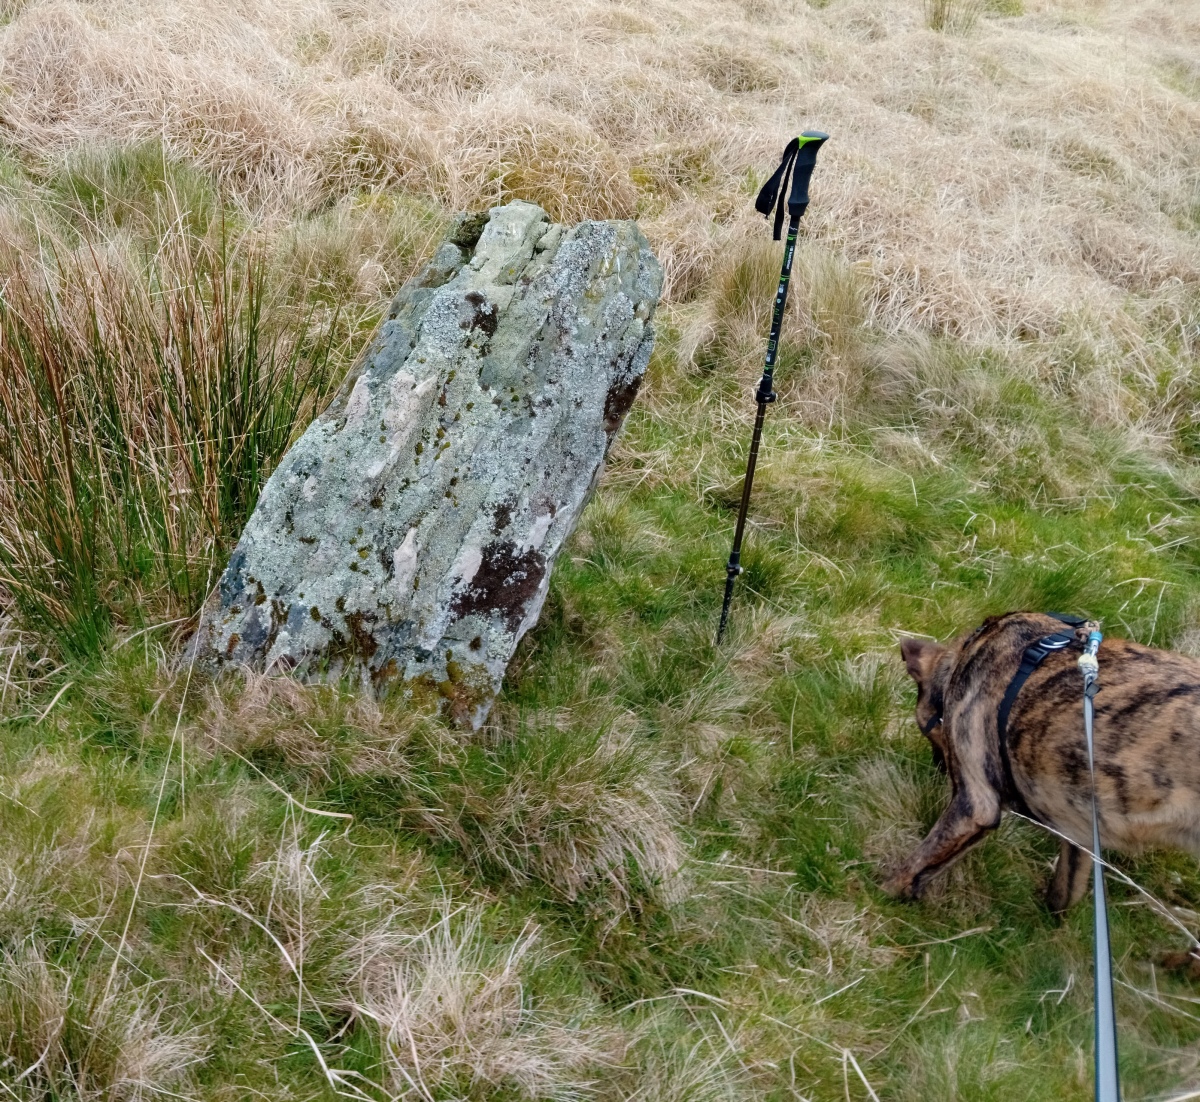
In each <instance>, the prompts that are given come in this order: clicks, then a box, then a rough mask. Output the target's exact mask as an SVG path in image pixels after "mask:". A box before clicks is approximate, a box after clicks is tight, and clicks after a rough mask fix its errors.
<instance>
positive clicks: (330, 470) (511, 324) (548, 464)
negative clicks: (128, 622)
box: [195, 202, 662, 726]
mask: <svg viewBox="0 0 1200 1102" xmlns="http://www.w3.org/2000/svg"><path fill="white" fill-rule="evenodd" d="M661 285H662V276H661V272H660V269H659V266H658V263H657V261H656V260H655V259H654V257H653V255H652V254H651V252H650V248H649V246H648V245H647V243H646V240H645V238H644V237H643V236H642V234H641V232H640V231H639V230H638V228H637V226H636V225H635V224H634V223H632V222H584V223H581V224H580V225H578V226H575V227H574V228H573V229H565V228H564V227H562V226H560V225H552V224H550V223H549V222H548V221H547V218H546V214H545V212H544V211H542V209H541V208H540V207H537V206H534V205H533V204H531V203H523V202H514V203H509V204H508V205H507V206H504V207H497V208H495V209H493V210H492V211H491V212H490V214H489V215H487V216H475V217H473V218H470V217H463V218H460V219H459V221H458V222H457V223H456V224H455V226H454V227H453V228H452V230H451V233H450V235H449V236H448V238H447V239H446V240H445V241H444V242H443V243H442V245H441V246H440V247H439V249H438V251H437V253H436V254H435V255H434V257H433V259H432V260H431V261H430V263H429V264H428V265H426V267H425V268H424V270H423V271H422V272H421V273H420V274H419V275H417V276H416V277H415V278H413V279H412V280H410V281H409V282H408V283H406V284H405V285H404V287H403V288H402V289H401V291H400V292H399V294H398V295H397V296H396V298H395V301H394V302H393V303H392V305H391V308H390V309H389V310H388V313H387V317H386V320H385V321H384V322H383V324H382V325H381V326H380V329H379V332H378V333H377V334H376V335H375V338H374V340H373V341H372V343H371V345H370V347H369V348H368V349H367V351H366V353H365V354H364V356H363V357H362V359H361V360H360V361H359V363H358V364H357V366H356V367H355V369H354V370H353V371H352V372H351V374H350V376H349V377H348V378H347V380H346V382H345V383H344V384H343V386H342V388H341V390H340V391H339V393H338V396H337V397H336V398H335V400H334V401H333V402H332V403H331V404H330V406H329V408H328V409H326V410H325V412H324V413H322V414H321V415H320V416H319V417H318V418H317V419H316V420H315V421H314V422H313V423H312V424H311V425H310V426H309V427H308V429H307V431H306V432H305V433H304V435H303V436H302V437H301V438H300V439H299V440H298V441H297V442H296V444H295V446H294V447H293V448H292V449H291V450H290V451H289V452H288V453H287V455H286V456H285V457H284V459H283V461H282V463H280V465H279V468H278V469H277V470H276V471H275V473H274V474H273V475H272V476H271V479H270V481H269V482H268V483H267V485H266V487H265V488H264V490H263V492H262V496H261V497H260V498H259V501H258V505H257V507H256V508H255V510H254V514H253V516H252V517H251V518H250V522H249V523H248V524H247V525H246V529H245V531H244V532H243V533H242V537H241V539H240V540H239V541H238V545H237V548H236V549H235V550H234V552H233V555H232V556H231V558H230V561H229V565H228V567H227V568H226V570H225V573H224V576H223V577H222V578H221V583H220V586H219V589H218V591H217V593H216V594H215V595H214V598H213V600H212V602H211V603H210V605H209V606H208V608H207V609H206V610H205V615H204V617H203V620H202V623H201V628H200V631H199V633H198V635H197V638H196V642H195V646H196V650H197V652H198V653H199V654H200V655H201V657H204V658H206V659H208V660H209V661H210V662H212V663H214V664H216V665H224V664H235V665H251V666H256V667H259V668H266V669H270V670H277V671H279V670H291V671H293V672H295V673H296V674H297V675H300V676H305V677H309V678H314V677H338V676H345V675H350V676H353V677H356V678H361V679H362V680H363V681H364V682H365V683H367V684H369V685H371V686H373V687H374V688H375V690H376V691H379V692H384V691H387V690H389V689H393V688H397V689H402V691H404V692H407V693H410V694H413V695H416V696H420V697H423V698H430V697H436V698H439V699H441V700H442V702H443V707H444V708H445V709H446V711H447V712H449V714H450V715H452V716H453V717H454V719H455V720H457V721H458V722H460V723H469V724H472V725H476V726H477V725H478V724H479V723H481V722H482V721H483V719H484V718H485V717H486V715H487V712H488V709H489V708H490V706H491V703H492V700H493V698H494V697H495V694H496V692H497V691H498V690H499V687H500V682H501V679H502V678H503V676H504V671H505V668H506V666H507V665H508V662H509V660H510V659H511V657H512V655H513V651H514V650H515V649H516V646H517V643H518V641H519V640H520V638H521V636H522V635H524V634H525V632H526V631H527V630H528V629H529V628H530V627H531V626H532V625H533V624H534V623H535V622H536V621H537V618H538V614H539V612H540V611H541V608H542V603H543V601H544V600H545V597H546V590H547V586H548V584H549V577H550V569H551V566H552V564H553V562H554V558H555V556H556V555H557V554H558V552H559V549H560V548H561V547H562V545H563V542H564V541H565V540H566V538H567V536H568V535H570V533H571V531H572V529H573V528H574V527H575V524H576V522H577V520H578V519H579V515H580V512H581V511H582V509H583V506H584V504H585V503H586V501H587V499H588V496H589V494H590V493H591V491H592V489H593V487H594V486H595V484H596V480H597V477H598V476H599V473H600V469H601V466H602V464H603V461H604V456H605V454H606V452H607V451H608V448H609V445H610V444H611V443H612V440H613V437H614V436H615V434H616V432H617V430H618V429H619V428H620V426H621V422H622V420H623V418H624V416H625V413H626V411H627V410H628V409H629V407H630V405H631V403H632V402H633V399H634V396H635V395H636V393H637V389H638V386H639V384H640V383H641V380H642V375H643V373H644V372H645V369H646V363H647V361H648V360H649V358H650V350H651V346H652V344H653V341H654V333H653V329H652V327H651V325H650V320H651V317H652V316H653V314H654V308H655V306H656V304H657V301H658V296H659V292H660V290H661Z"/></svg>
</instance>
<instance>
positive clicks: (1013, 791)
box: [996, 612, 1087, 819]
mask: <svg viewBox="0 0 1200 1102" xmlns="http://www.w3.org/2000/svg"><path fill="white" fill-rule="evenodd" d="M1046 615H1047V616H1052V617H1053V618H1054V619H1055V620H1058V621H1059V622H1060V623H1063V624H1067V625H1069V626H1068V627H1067V628H1066V629H1065V630H1063V631H1057V632H1054V633H1053V634H1051V635H1044V636H1042V638H1041V639H1038V640H1037V641H1036V642H1034V643H1031V644H1030V645H1029V646H1028V647H1026V648H1025V653H1024V654H1023V655H1022V656H1021V665H1020V666H1019V667H1018V669H1017V672H1016V673H1015V674H1014V675H1013V679H1012V680H1011V681H1010V682H1009V683H1008V688H1007V689H1006V690H1005V691H1004V699H1003V700H1001V701H1000V708H999V710H998V711H997V713H996V727H997V731H998V733H999V736H1000V760H1001V762H1002V763H1003V766H1004V780H1005V783H1006V784H1007V785H1008V788H1009V794H1010V795H1011V797H1012V799H1013V802H1014V803H1015V804H1016V805H1017V810H1018V811H1019V812H1021V814H1022V815H1025V816H1028V817H1029V818H1031V819H1036V818H1037V816H1036V815H1034V814H1033V812H1032V811H1031V810H1030V809H1029V806H1028V805H1027V804H1026V803H1025V798H1024V797H1023V796H1022V795H1021V793H1020V790H1019V789H1018V788H1017V784H1016V781H1015V780H1014V779H1013V772H1012V762H1011V761H1010V760H1009V756H1008V713H1009V712H1011V711H1012V706H1013V704H1014V703H1015V702H1016V699H1017V697H1018V696H1019V695H1020V692H1021V689H1022V688H1024V686H1025V682H1026V681H1028V680H1029V675H1030V674H1032V673H1033V671H1034V670H1036V669H1037V668H1038V666H1040V665H1041V664H1042V661H1043V659H1044V658H1045V657H1046V655H1048V654H1053V653H1054V651H1059V650H1063V649H1064V648H1065V647H1069V646H1070V645H1071V644H1072V643H1073V642H1075V629H1076V628H1077V627H1079V626H1080V625H1082V624H1084V623H1086V622H1087V621H1085V620H1083V619H1081V618H1080V617H1078V616H1064V615H1063V614H1062V613H1060V612H1048V613H1046Z"/></svg>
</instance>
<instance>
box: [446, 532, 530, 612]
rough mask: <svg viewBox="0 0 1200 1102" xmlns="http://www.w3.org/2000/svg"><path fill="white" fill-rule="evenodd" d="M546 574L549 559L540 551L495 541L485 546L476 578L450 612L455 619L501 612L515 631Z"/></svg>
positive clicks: (454, 603) (457, 599)
mask: <svg viewBox="0 0 1200 1102" xmlns="http://www.w3.org/2000/svg"><path fill="white" fill-rule="evenodd" d="M545 573H546V558H545V556H544V555H543V554H542V553H541V552H540V551H537V550H535V549H533V548H530V549H529V550H525V551H522V550H521V549H520V548H518V547H517V546H516V544H513V543H505V542H501V541H499V540H496V541H493V542H492V543H489V544H488V545H487V546H486V547H485V548H484V549H483V555H482V561H481V562H480V564H479V569H478V570H477V571H476V572H475V577H474V578H472V579H471V583H470V585H468V586H467V587H466V589H464V590H463V591H462V592H461V593H460V594H459V595H458V596H457V597H456V598H455V599H454V602H453V604H452V605H451V606H450V612H451V614H452V615H453V616H454V618H455V619H462V617H464V616H470V615H473V614H480V615H484V616H488V615H492V614H498V615H500V616H502V617H503V618H504V622H505V625H506V626H507V628H508V630H509V631H516V630H517V629H518V628H519V627H520V626H521V621H522V620H523V619H524V618H525V612H526V609H527V608H528V606H529V602H530V600H531V599H532V598H533V596H534V594H536V593H537V591H538V586H540V585H541V584H542V578H543V576H544V575H545Z"/></svg>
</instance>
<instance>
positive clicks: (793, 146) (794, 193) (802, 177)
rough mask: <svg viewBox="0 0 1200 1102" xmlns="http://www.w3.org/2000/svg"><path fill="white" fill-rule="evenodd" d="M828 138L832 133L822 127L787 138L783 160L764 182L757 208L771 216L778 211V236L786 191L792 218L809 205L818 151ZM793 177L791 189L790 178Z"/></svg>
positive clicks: (756, 200) (756, 202) (757, 200)
mask: <svg viewBox="0 0 1200 1102" xmlns="http://www.w3.org/2000/svg"><path fill="white" fill-rule="evenodd" d="M828 140H829V135H828V134H825V133H822V132H821V131H820V130H806V131H804V133H803V134H801V135H800V136H799V137H797V138H793V139H792V140H791V141H790V142H788V144H787V146H786V147H785V148H784V150H783V160H781V161H780V162H779V167H778V168H777V169H776V170H775V172H774V174H773V175H772V176H771V178H770V179H769V180H768V181H767V182H766V183H765V184H763V186H762V190H761V191H760V192H759V193H758V198H757V199H755V200H754V209H755V210H757V211H758V213H759V214H761V215H763V216H764V217H767V218H770V217H771V211H772V210H774V212H775V240H776V241H778V240H779V237H780V234H781V233H782V232H783V208H784V200H783V196H784V193H785V192H787V193H788V197H787V204H786V205H787V210H788V214H790V215H791V216H792V218H793V220H795V219H798V218H799V217H800V216H801V215H802V214H803V213H804V211H805V209H806V208H807V206H808V183H809V181H810V180H811V179H812V174H813V169H814V168H816V165H817V152H818V151H819V150H820V148H821V146H822V145H824V144H825V143H826V142H827V141H828ZM789 180H790V181H791V189H790V190H789V188H788V181H789Z"/></svg>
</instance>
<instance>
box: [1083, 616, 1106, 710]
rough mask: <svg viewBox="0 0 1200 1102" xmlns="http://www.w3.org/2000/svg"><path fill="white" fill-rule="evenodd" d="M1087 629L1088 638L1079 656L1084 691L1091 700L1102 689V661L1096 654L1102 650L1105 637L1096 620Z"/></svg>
mask: <svg viewBox="0 0 1200 1102" xmlns="http://www.w3.org/2000/svg"><path fill="white" fill-rule="evenodd" d="M1087 628H1088V638H1087V643H1086V644H1085V645H1084V648H1083V653H1082V654H1081V655H1080V656H1079V669H1080V672H1081V673H1082V674H1083V691H1084V693H1085V694H1086V696H1087V697H1088V699H1089V700H1090V699H1091V698H1092V697H1094V696H1095V695H1096V693H1097V692H1098V691H1099V689H1100V661H1099V659H1098V658H1097V657H1096V653H1097V652H1098V651H1099V650H1100V643H1101V642H1102V641H1103V639H1104V636H1103V635H1102V634H1101V632H1100V625H1099V624H1098V623H1097V622H1096V621H1095V620H1093V621H1091V622H1090V623H1089V624H1087Z"/></svg>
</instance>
